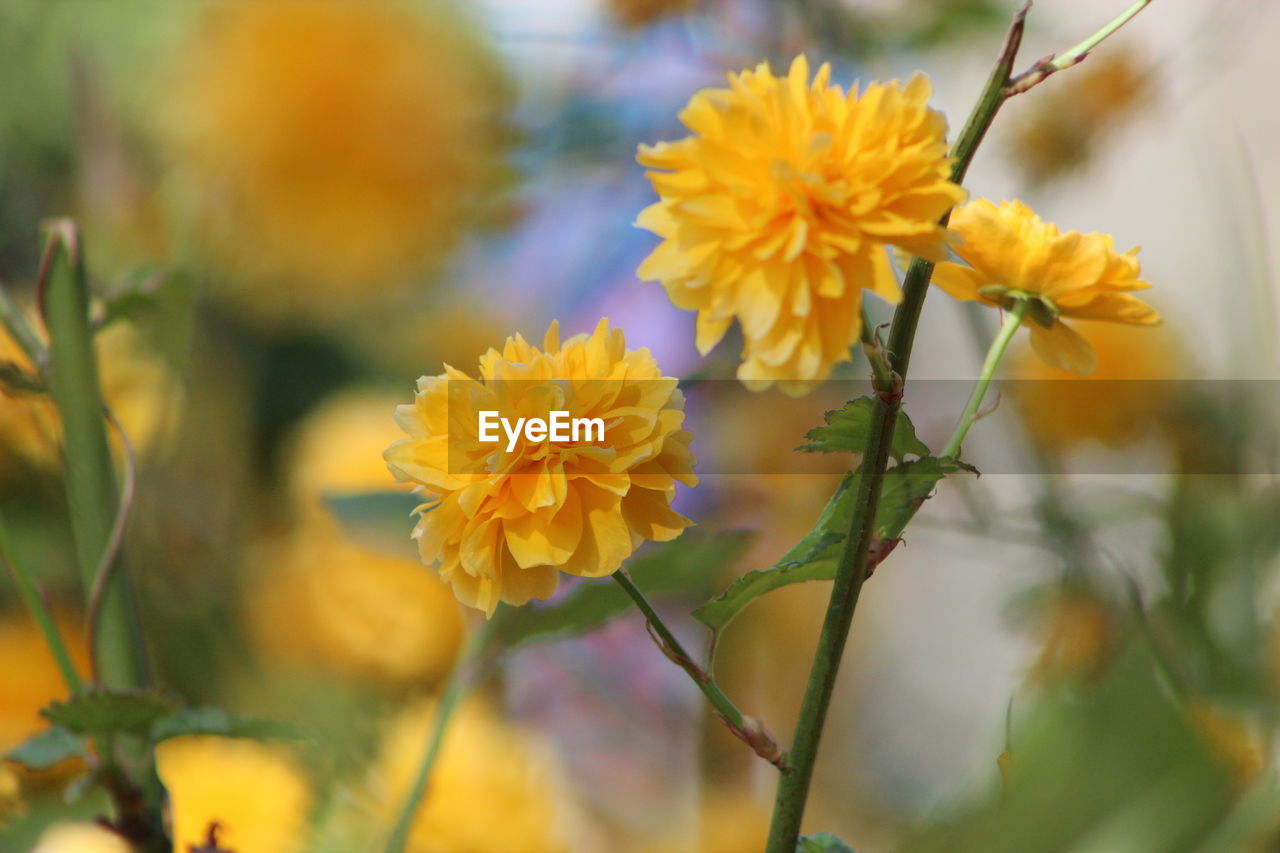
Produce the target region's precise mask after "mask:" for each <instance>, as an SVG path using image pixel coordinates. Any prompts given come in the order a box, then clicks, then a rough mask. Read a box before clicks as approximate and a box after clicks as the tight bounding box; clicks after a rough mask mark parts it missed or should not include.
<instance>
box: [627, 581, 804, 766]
mask: <svg viewBox="0 0 1280 853" xmlns="http://www.w3.org/2000/svg"><path fill="white" fill-rule="evenodd" d="M613 579H614V580H615V581H617V582H618V585H619V586H621V587H622V589H623V590H624V591H625V592H626V593H627V595H629V596H630V597H631V600H632V601H634V602H635V604H636V607H638V608H639V609H640V612H641V613H643V614H644V618H645V620H646V623H647V625H648V628H649V633H650V636H652V637H653V641H654V642H655V643H656V644H657V645H658V648H660V649H662V653H663V654H665V655H666V656H667V657H668V658H669V659H670V660H671V661H672V663H674V664H676V665H677V666H679V667H680V668H681V669H683V670H684V671H685V672H686V673H688V674H689V677H690V678H691V679H693V683H694V684H696V685H698V689H699V690H701V691H702V695H704V696H706V697H707V701H708V702H710V703H711V707H712V708H714V709H715V712H716V716H718V717H719V718H720V719H721V720H722V721H723V722H724V724H725V725H726V726H727V727H728V728H729V731H731V732H732V733H733V735H734V737H736V738H738V739H739V740H741V741H742V742H743V743H745V744H746V745H747V746H749V747H751V748H752V749H753V750H755V753H756V755H759V756H760V757H761V758H763V759H764V760H765V761H768V762H769V763H770V764H773V765H774V766H775V767H778V768H779V769H783V768H784V767H785V761H786V756H785V755H784V754H783V752H782V750H781V749H780V748H779V747H778V744H777V742H776V741H775V740H774V739H773V737H772V735H770V734H769V732H768V731H766V730H765V728H764V724H763V723H761V722H760V721H759V720H757V719H756V718H755V717H752V716H750V715H748V714H744V713H742V712H741V711H740V710H738V707H737V706H736V705H734V704H733V701H732V700H730V699H729V697H728V696H726V695H725V693H724V691H723V690H721V689H720V685H718V684H716V682H715V679H714V678H712V677H711V674H710V673H708V672H707V671H706V670H705V669H703V668H702V667H701V666H699V665H698V663H697V662H696V661H694V659H693V658H692V657H690V656H689V653H688V652H686V651H685V650H684V646H682V645H681V644H680V641H679V640H678V639H676V635H675V634H673V633H672V632H671V629H670V628H668V627H667V624H666V623H665V622H663V621H662V617H661V616H659V615H658V611H656V610H655V609H654V608H653V604H652V603H650V601H649V599H648V598H646V597H645V594H644V593H643V592H642V591H641V590H640V587H638V586H636V583H635V581H633V580H632V579H631V575H630V574H628V573H627V570H626V569H619V570H618V571H616V572H614V573H613Z"/></svg>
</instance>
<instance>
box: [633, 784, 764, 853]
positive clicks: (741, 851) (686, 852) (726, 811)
mask: <svg viewBox="0 0 1280 853" xmlns="http://www.w3.org/2000/svg"><path fill="white" fill-rule="evenodd" d="M699 805H700V808H699V813H698V831H697V833H696V835H695V837H694V839H693V840H692V843H690V842H681V841H660V842H658V843H657V844H654V845H651V846H649V847H647V848H646V850H647V853H759V851H760V850H763V849H764V845H765V839H766V838H767V837H768V835H769V810H768V809H767V808H765V807H764V806H763V805H762V804H761V803H760V801H759V800H758V799H756V798H754V797H752V796H751V795H750V794H749V793H747V792H745V791H736V790H721V789H716V788H713V789H711V790H709V791H707V792H706V793H704V795H703V798H702V802H701V803H700V804H699ZM662 829H666V830H669V827H663V828H662Z"/></svg>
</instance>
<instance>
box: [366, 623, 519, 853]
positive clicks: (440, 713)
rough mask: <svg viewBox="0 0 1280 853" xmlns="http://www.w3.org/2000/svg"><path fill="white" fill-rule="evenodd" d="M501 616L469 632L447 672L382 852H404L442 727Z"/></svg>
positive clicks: (441, 738) (479, 668) (461, 696)
mask: <svg viewBox="0 0 1280 853" xmlns="http://www.w3.org/2000/svg"><path fill="white" fill-rule="evenodd" d="M501 618H502V617H501V614H500V613H499V614H498V616H496V617H494V618H491V619H487V620H485V622H484V624H483V625H482V626H481V627H479V628H477V629H475V630H473V631H471V632H470V634H469V635H468V636H467V641H466V644H465V645H464V646H463V648H462V651H461V653H460V654H459V655H458V660H457V662H456V663H455V664H454V665H453V669H452V670H451V671H450V672H449V678H448V680H446V682H445V685H444V689H443V690H442V691H441V693H440V701H439V703H438V704H437V705H436V711H435V715H434V717H433V718H432V721H431V731H430V733H429V734H428V735H427V745H426V751H425V753H424V754H423V757H422V762H421V763H420V764H419V765H418V773H417V775H416V776H415V777H414V780H413V785H412V787H411V788H410V789H409V794H408V796H407V797H405V801H404V806H403V807H402V808H401V809H400V815H399V817H398V818H397V819H396V825H395V827H394V828H393V829H392V830H391V835H390V837H389V838H388V839H387V846H386V848H385V853H404V851H405V849H406V848H407V846H408V844H409V835H410V833H411V832H412V830H413V819H414V817H415V816H416V815H417V814H418V809H419V808H420V807H421V806H422V802H423V800H424V799H425V798H426V796H427V789H428V787H429V785H430V782H431V771H432V768H434V767H435V763H436V759H437V758H438V757H439V755H440V748H441V746H443V744H444V735H445V730H446V729H448V727H449V722H450V721H451V720H452V719H453V714H454V712H455V711H457V710H458V706H459V705H460V704H461V703H462V700H463V699H464V698H466V695H467V692H468V691H469V690H470V689H471V685H472V684H473V683H474V682H475V680H476V679H477V677H478V676H479V674H480V672H481V671H482V670H483V669H484V666H483V663H484V654H485V652H486V651H487V649H488V647H489V640H490V639H491V638H492V637H493V634H494V630H495V628H496V627H497V624H498V622H499V621H500V620H501Z"/></svg>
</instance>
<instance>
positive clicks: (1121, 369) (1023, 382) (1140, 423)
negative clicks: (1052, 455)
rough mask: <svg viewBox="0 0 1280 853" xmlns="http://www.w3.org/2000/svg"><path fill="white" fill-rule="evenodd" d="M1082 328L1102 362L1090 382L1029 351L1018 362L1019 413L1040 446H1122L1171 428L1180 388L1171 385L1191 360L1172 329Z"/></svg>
mask: <svg viewBox="0 0 1280 853" xmlns="http://www.w3.org/2000/svg"><path fill="white" fill-rule="evenodd" d="M1076 329H1077V331H1078V332H1079V333H1080V336H1081V337H1082V338H1083V339H1084V341H1085V343H1087V344H1088V345H1089V347H1090V349H1092V350H1093V352H1094V353H1095V355H1096V356H1097V361H1098V367H1097V369H1096V370H1095V371H1094V372H1093V373H1092V374H1091V375H1090V376H1089V377H1088V378H1085V377H1081V376H1080V375H1079V374H1077V373H1073V372H1072V371H1069V370H1062V369H1060V368H1057V367H1051V366H1049V365H1047V364H1045V363H1044V361H1042V360H1041V359H1039V358H1037V357H1036V356H1035V355H1034V354H1033V353H1031V352H1029V351H1026V350H1024V351H1022V352H1020V353H1018V354H1016V355H1015V356H1014V358H1013V359H1012V361H1011V364H1010V372H1009V375H1010V378H1012V379H1014V380H1016V384H1015V385H1013V386H1012V388H1013V392H1014V395H1015V400H1016V402H1017V404H1018V412H1019V414H1020V415H1021V416H1022V418H1023V421H1024V422H1025V423H1026V425H1027V429H1028V430H1029V431H1030V433H1031V436H1032V437H1033V438H1034V439H1035V440H1036V442H1037V443H1039V444H1040V445H1041V446H1042V447H1044V448H1047V449H1051V450H1056V451H1063V450H1068V449H1071V448H1073V447H1077V446H1079V445H1080V444H1082V443H1084V442H1087V441H1098V442H1101V443H1102V444H1105V445H1107V446H1110V447H1122V446H1124V445H1126V444H1131V443H1133V442H1134V441H1137V440H1139V439H1141V438H1142V437H1143V436H1144V435H1145V434H1147V432H1148V431H1149V430H1150V429H1153V428H1159V427H1162V426H1165V425H1167V424H1169V423H1170V418H1169V416H1170V412H1171V407H1172V405H1173V403H1174V402H1175V393H1174V392H1175V390H1176V389H1175V388H1174V387H1173V386H1172V385H1171V384H1170V381H1169V380H1173V379H1175V378H1178V374H1179V371H1180V370H1181V369H1182V368H1183V366H1184V359H1183V357H1182V354H1181V351H1180V350H1179V349H1178V347H1176V346H1175V345H1174V341H1173V339H1172V338H1171V337H1170V336H1169V334H1168V333H1167V331H1166V330H1165V329H1164V328H1163V327H1151V326H1129V325H1121V324H1116V323H1096V322H1084V323H1081V324H1079V325H1078V326H1077V327H1076ZM1072 380H1074V381H1072Z"/></svg>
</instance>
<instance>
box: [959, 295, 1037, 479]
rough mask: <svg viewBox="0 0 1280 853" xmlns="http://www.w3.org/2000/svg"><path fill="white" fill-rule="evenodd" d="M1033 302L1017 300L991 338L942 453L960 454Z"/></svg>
mask: <svg viewBox="0 0 1280 853" xmlns="http://www.w3.org/2000/svg"><path fill="white" fill-rule="evenodd" d="M1030 306H1031V303H1030V302H1029V301H1027V300H1026V299H1018V300H1015V301H1014V303H1013V307H1012V308H1010V309H1009V312H1008V314H1006V315H1005V318H1004V323H1002V324H1001V326H1000V331H999V332H998V333H997V334H996V339H995V340H994V341H992V342H991V349H989V350H987V357H986V358H985V359H983V361H982V370H981V372H980V373H979V374H978V381H977V382H976V383H975V384H974V386H973V393H971V394H970V395H969V401H968V402H967V403H965V407H964V411H963V412H961V413H960V419H959V420H957V421H956V428H955V430H953V431H952V433H951V437H950V438H948V439H947V443H946V445H945V446H944V447H943V448H942V452H941V453H940V454H938V455H939V456H951V457H956V456H957V454H959V452H960V445H961V443H962V442H964V438H965V436H967V435H968V434H969V429H970V428H971V427H972V426H973V425H974V423H975V422H976V421H977V420H978V409H979V407H981V406H982V401H983V399H984V398H985V397H986V396H987V389H988V388H990V387H991V380H992V379H994V378H995V375H996V368H997V367H999V366H1000V360H1001V359H1002V358H1004V353H1005V350H1007V349H1008V348H1009V342H1010V341H1012V340H1013V336H1014V334H1015V333H1016V332H1017V331H1018V329H1019V327H1021V326H1022V319H1023V318H1024V317H1026V316H1027V310H1028V308H1030Z"/></svg>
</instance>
